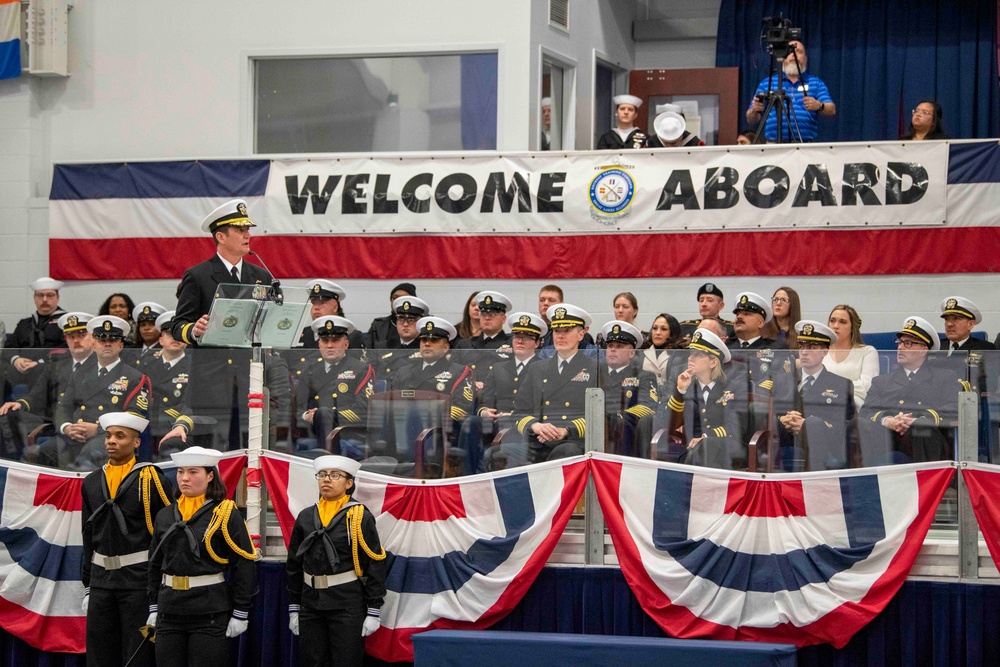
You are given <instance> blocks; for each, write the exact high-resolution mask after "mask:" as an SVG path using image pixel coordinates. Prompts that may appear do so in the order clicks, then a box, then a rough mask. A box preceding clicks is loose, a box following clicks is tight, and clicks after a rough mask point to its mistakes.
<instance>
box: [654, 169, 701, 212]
mask: <svg viewBox="0 0 1000 667" xmlns="http://www.w3.org/2000/svg"><path fill="white" fill-rule="evenodd" d="M679 204H681V205H683V206H684V209H685V210H688V211H691V210H693V211H697V210H698V208H699V207H698V197H697V196H696V195H695V193H694V183H692V182H691V172H690V171H689V170H687V169H675V170H674V171H672V172H670V178H668V179H667V182H666V183H664V184H663V190H661V191H660V201H659V202H658V203H657V204H656V210H657V211H669V210H670V209H671V208H672V207H674V206H676V205H679Z"/></svg>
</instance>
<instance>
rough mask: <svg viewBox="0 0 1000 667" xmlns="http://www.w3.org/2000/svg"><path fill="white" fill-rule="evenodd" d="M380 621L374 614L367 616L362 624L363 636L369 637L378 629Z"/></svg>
mask: <svg viewBox="0 0 1000 667" xmlns="http://www.w3.org/2000/svg"><path fill="white" fill-rule="evenodd" d="M378 626H379V622H378V619H377V618H375V617H374V616H365V624H364V625H362V626H361V636H362V637H367V636H368V635H370V634H371V633H373V632H375V631H376V630H378Z"/></svg>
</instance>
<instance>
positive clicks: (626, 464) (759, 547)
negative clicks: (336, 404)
mask: <svg viewBox="0 0 1000 667" xmlns="http://www.w3.org/2000/svg"><path fill="white" fill-rule="evenodd" d="M245 465H246V457H245V455H244V454H243V453H242V452H232V453H230V454H228V455H227V457H226V458H225V459H223V461H222V463H221V464H220V469H221V470H220V472H221V473H222V477H223V479H224V481H225V483H226V486H227V488H228V489H230V492H232V491H233V490H234V489H235V486H236V481H237V480H238V479H239V476H240V475H241V473H242V470H243V468H244V466H245ZM963 465H964V464H963ZM261 466H262V469H263V472H264V478H265V482H266V484H267V486H268V489H269V492H270V497H271V500H272V502H273V504H274V509H275V513H276V515H277V517H278V520H279V523H280V525H281V529H282V534H283V535H284V537H285V540H286V544H287V540H288V538H289V536H290V534H291V528H292V525H293V523H294V519H295V516H296V515H297V514H298V512H300V511H301V510H302V509H305V508H306V507H308V506H310V505H312V504H313V503H314V502H315V501H316V497H317V491H316V482H315V480H314V479H313V469H312V465H311V462H310V461H308V460H305V459H301V458H297V457H293V456H285V455H282V454H275V453H271V452H264V453H263V455H262V457H261ZM172 467H173V466H172V465H170V464H165V465H163V468H164V471H165V472H166V473H167V474H168V476H170V473H171V472H172V471H171V468H172ZM954 468H955V465H954V464H952V463H949V462H939V463H924V464H915V465H907V466H892V467H883V468H870V469H863V470H849V471H846V470H845V471H836V472H828V473H805V474H798V475H768V476H767V478H766V479H765V478H764V477H763V476H761V475H751V474H746V473H728V472H724V471H715V470H707V469H700V468H693V467H690V466H682V465H672V464H663V463H654V462H649V461H641V460H636V459H628V458H623V457H615V456H611V455H606V454H595V455H592V457H590V458H589V459H588V458H584V457H576V458H571V459H565V460H563V461H555V462H550V463H544V464H540V465H535V466H528V467H524V468H517V469H514V470H508V471H503V472H499V473H491V474H486V475H476V476H472V477H464V478H458V479H454V480H407V479H401V478H395V477H387V476H382V475H375V474H368V473H365V472H362V473H360V474H359V485H358V492H357V494H356V496H355V497H356V498H357V499H358V500H359V501H361V502H363V503H364V504H365V505H367V506H368V507H369V508H370V509H371V511H372V512H373V513H374V514H375V516H376V517H377V522H378V529H379V535H380V537H381V540H382V544H383V546H384V547H385V549H386V551H388V552H389V572H388V577H387V581H386V587H387V588H388V595H387V596H386V600H385V605H384V606H383V608H382V614H381V623H382V627H381V628H379V630H378V631H376V632H375V634H374V635H372V636H371V637H369V639H368V644H367V651H368V653H370V654H371V655H373V656H375V657H378V658H381V659H383V660H388V661H401V660H412V659H413V647H412V644H411V636H412V635H413V634H415V633H417V632H422V631H424V630H428V629H432V628H470V629H471V628H481V627H486V626H489V625H490V624H492V623H494V622H496V621H497V620H499V619H500V618H501V617H503V616H504V615H505V614H507V613H508V612H509V611H510V610H511V609H513V608H514V606H516V605H517V603H518V602H519V601H520V600H521V598H522V597H523V596H524V594H525V592H526V591H527V589H528V588H529V587H530V586H531V584H532V583H533V582H534V580H535V578H536V576H537V575H538V572H539V571H540V570H541V568H542V566H543V565H544V564H545V562H546V561H547V560H548V558H549V556H550V555H551V553H552V551H553V548H554V547H555V544H556V542H557V540H558V539H559V537H560V535H561V534H562V532H563V530H564V529H565V527H566V524H567V522H568V521H569V518H570V515H571V514H572V512H573V509H574V507H575V506H576V503H577V501H578V500H579V498H580V495H581V494H582V492H583V487H584V485H585V483H586V480H587V475H588V474H593V476H594V481H595V484H596V488H597V495H598V498H599V499H600V502H601V508H602V509H603V511H604V515H605V519H606V521H607V524H608V528H609V531H610V533H611V537H612V539H613V541H614V544H615V548H616V550H617V554H618V560H619V563H620V564H621V568H622V572H623V574H624V575H625V578H626V579H627V581H628V583H629V585H630V586H631V588H632V590H633V591H634V592H635V594H636V597H637V598H638V600H639V602H640V604H641V605H642V607H643V609H644V610H645V611H646V613H648V614H649V615H650V616H651V617H652V618H653V619H654V620H655V621H656V622H657V623H658V624H659V625H660V626H661V627H662V628H663V629H664V631H666V632H667V633H668V634H670V635H672V636H675V637H705V638H713V639H729V640H731V639H739V640H752V641H775V642H788V643H795V644H797V645H799V646H806V645H809V644H818V643H829V644H832V645H834V646H837V647H842V646H844V645H845V644H846V643H847V642H848V640H849V639H850V638H851V637H852V636H853V635H854V634H855V633H856V632H857V631H858V630H859V629H861V628H862V627H863V626H864V625H865V624H866V623H867V622H869V621H870V620H871V619H872V618H873V617H874V616H875V615H876V614H878V613H879V612H880V611H881V610H882V609H883V608H884V607H885V606H886V604H888V602H889V600H891V599H892V597H893V595H894V594H895V593H896V591H897V590H898V589H899V587H900V586H901V585H902V583H903V581H904V580H905V578H906V575H907V573H908V572H909V571H910V568H911V566H912V565H913V562H914V560H915V558H916V555H917V552H918V550H919V549H920V546H921V543H922V542H923V539H924V537H925V535H926V533H927V529H928V527H929V526H930V524H931V521H932V520H933V517H934V511H935V509H936V507H937V505H938V503H939V501H940V500H941V497H942V495H943V494H944V491H945V489H946V488H947V487H948V485H949V484H950V482H951V480H952V477H953V475H954ZM963 474H964V475H965V479H966V481H967V483H968V486H969V493H970V497H971V499H972V502H973V506H974V508H975V511H976V516H977V518H978V520H979V522H980V526H981V527H982V529H983V533H984V535H985V536H986V539H987V543H988V544H989V547H990V552H991V553H992V554H993V557H994V560H1000V558H998V555H1000V539H998V537H997V536H998V535H1000V509H998V507H1000V503H998V502H997V501H996V498H998V497H1000V467H997V466H986V465H978V464H968V465H967V469H965V470H963ZM82 481H83V476H82V475H78V474H75V473H63V472H59V471H54V470H47V469H44V468H38V467H35V466H29V465H24V464H19V463H5V464H3V465H0V504H2V506H0V520H2V524H0V544H2V548H0V626H2V627H3V628H4V629H5V630H7V631H8V632H10V633H12V634H14V635H15V636H17V637H19V638H21V639H23V640H25V641H26V642H28V643H29V644H31V645H32V646H35V647H37V648H40V649H43V650H46V651H58V652H73V653H82V652H83V651H84V650H85V646H84V625H85V618H84V616H83V614H82V610H81V608H80V607H81V601H82V598H83V586H82V584H81V582H80V565H81V562H80V559H81V558H82V546H81V535H80V504H81V500H80V486H81V484H82ZM272 611H273V610H272ZM282 612H283V610H282Z"/></svg>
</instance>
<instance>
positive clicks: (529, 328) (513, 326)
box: [507, 311, 549, 338]
mask: <svg viewBox="0 0 1000 667" xmlns="http://www.w3.org/2000/svg"><path fill="white" fill-rule="evenodd" d="M507 326H508V327H510V330H511V332H512V333H524V334H534V335H536V336H538V337H539V338H541V337H542V336H544V335H545V334H547V333H548V332H549V325H547V324H546V323H545V320H543V319H542V318H541V317H539V316H538V315H536V314H535V313H529V312H525V311H520V312H517V313H511V314H510V315H508V316H507Z"/></svg>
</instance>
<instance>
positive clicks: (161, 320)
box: [156, 310, 177, 331]
mask: <svg viewBox="0 0 1000 667" xmlns="http://www.w3.org/2000/svg"><path fill="white" fill-rule="evenodd" d="M176 314H177V311H176V310H168V311H167V312H165V313H162V314H161V315H160V316H159V317H157V318H156V328H157V329H159V330H160V331H162V330H163V327H165V326H166V325H168V324H170V322H171V321H173V319H174V315H176Z"/></svg>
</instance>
